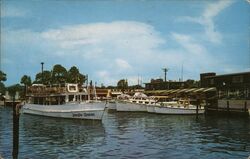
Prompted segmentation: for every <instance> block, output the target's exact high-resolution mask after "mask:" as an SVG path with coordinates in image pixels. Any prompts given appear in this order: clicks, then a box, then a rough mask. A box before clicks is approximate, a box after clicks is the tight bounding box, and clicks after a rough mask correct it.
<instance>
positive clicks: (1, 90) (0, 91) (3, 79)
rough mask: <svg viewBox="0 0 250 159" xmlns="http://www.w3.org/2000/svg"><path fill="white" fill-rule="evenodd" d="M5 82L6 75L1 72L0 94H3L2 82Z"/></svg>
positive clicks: (3, 86)
mask: <svg viewBox="0 0 250 159" xmlns="http://www.w3.org/2000/svg"><path fill="white" fill-rule="evenodd" d="M6 80H7V77H6V74H5V73H4V72H2V71H0V93H1V94H4V93H5V89H6V88H5V85H4V83H3V82H2V81H6Z"/></svg>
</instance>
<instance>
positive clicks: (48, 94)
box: [22, 84, 105, 120]
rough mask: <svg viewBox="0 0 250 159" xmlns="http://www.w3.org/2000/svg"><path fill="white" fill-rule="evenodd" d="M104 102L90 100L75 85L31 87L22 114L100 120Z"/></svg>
mask: <svg viewBox="0 0 250 159" xmlns="http://www.w3.org/2000/svg"><path fill="white" fill-rule="evenodd" d="M104 111H105V102H102V101H98V100H90V99H89V94H88V91H87V90H86V89H83V88H79V87H78V85H77V84H65V85H64V86H56V87H54V86H44V85H33V87H31V88H30V89H29V92H28V102H27V103H26V104H25V105H24V106H23V107H22V112H23V113H26V114H34V115H41V116H49V117H58V118H73V119H96V120H101V119H102V117H103V114H104Z"/></svg>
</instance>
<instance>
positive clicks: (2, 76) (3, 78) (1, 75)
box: [0, 71, 7, 82]
mask: <svg viewBox="0 0 250 159" xmlns="http://www.w3.org/2000/svg"><path fill="white" fill-rule="evenodd" d="M6 80H7V78H6V74H5V73H4V72H2V71H0V82H1V81H6Z"/></svg>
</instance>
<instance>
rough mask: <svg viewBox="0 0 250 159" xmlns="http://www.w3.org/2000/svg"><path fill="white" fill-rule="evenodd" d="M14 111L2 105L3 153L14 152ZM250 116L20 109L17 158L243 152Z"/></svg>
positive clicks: (249, 143) (249, 142) (248, 147)
mask: <svg viewBox="0 0 250 159" xmlns="http://www.w3.org/2000/svg"><path fill="white" fill-rule="evenodd" d="M11 113H12V111H11V109H10V108H3V107H0V156H2V157H4V158H11V154H12V115H11ZM249 155H250V118H239V117H233V118H229V117H226V116H224V117H218V116H200V117H199V118H198V119H196V117H195V116H173V115H172V116H166V115H155V114H147V113H106V114H105V116H104V120H103V121H102V122H96V121H81V120H70V119H56V118H47V117H40V116H31V115H26V114H25V115H22V116H21V118H20V138H19V158H150V159H151V158H174V159H178V158H181V159H183V158H184V159H185V158H197V159H198V158H211V159H214V158H227V159H228V158H237V159H240V158H243V159H246V158H247V157H248V156H249Z"/></svg>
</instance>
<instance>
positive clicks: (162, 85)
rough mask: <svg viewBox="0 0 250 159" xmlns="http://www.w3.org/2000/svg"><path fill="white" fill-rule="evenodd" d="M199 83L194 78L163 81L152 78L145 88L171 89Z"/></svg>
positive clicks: (190, 86) (192, 86) (191, 86)
mask: <svg viewBox="0 0 250 159" xmlns="http://www.w3.org/2000/svg"><path fill="white" fill-rule="evenodd" d="M198 85H199V83H198V82H196V81H194V80H190V79H189V80H187V81H171V80H169V81H163V79H151V81H150V83H145V90H169V89H182V88H195V87H198Z"/></svg>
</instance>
